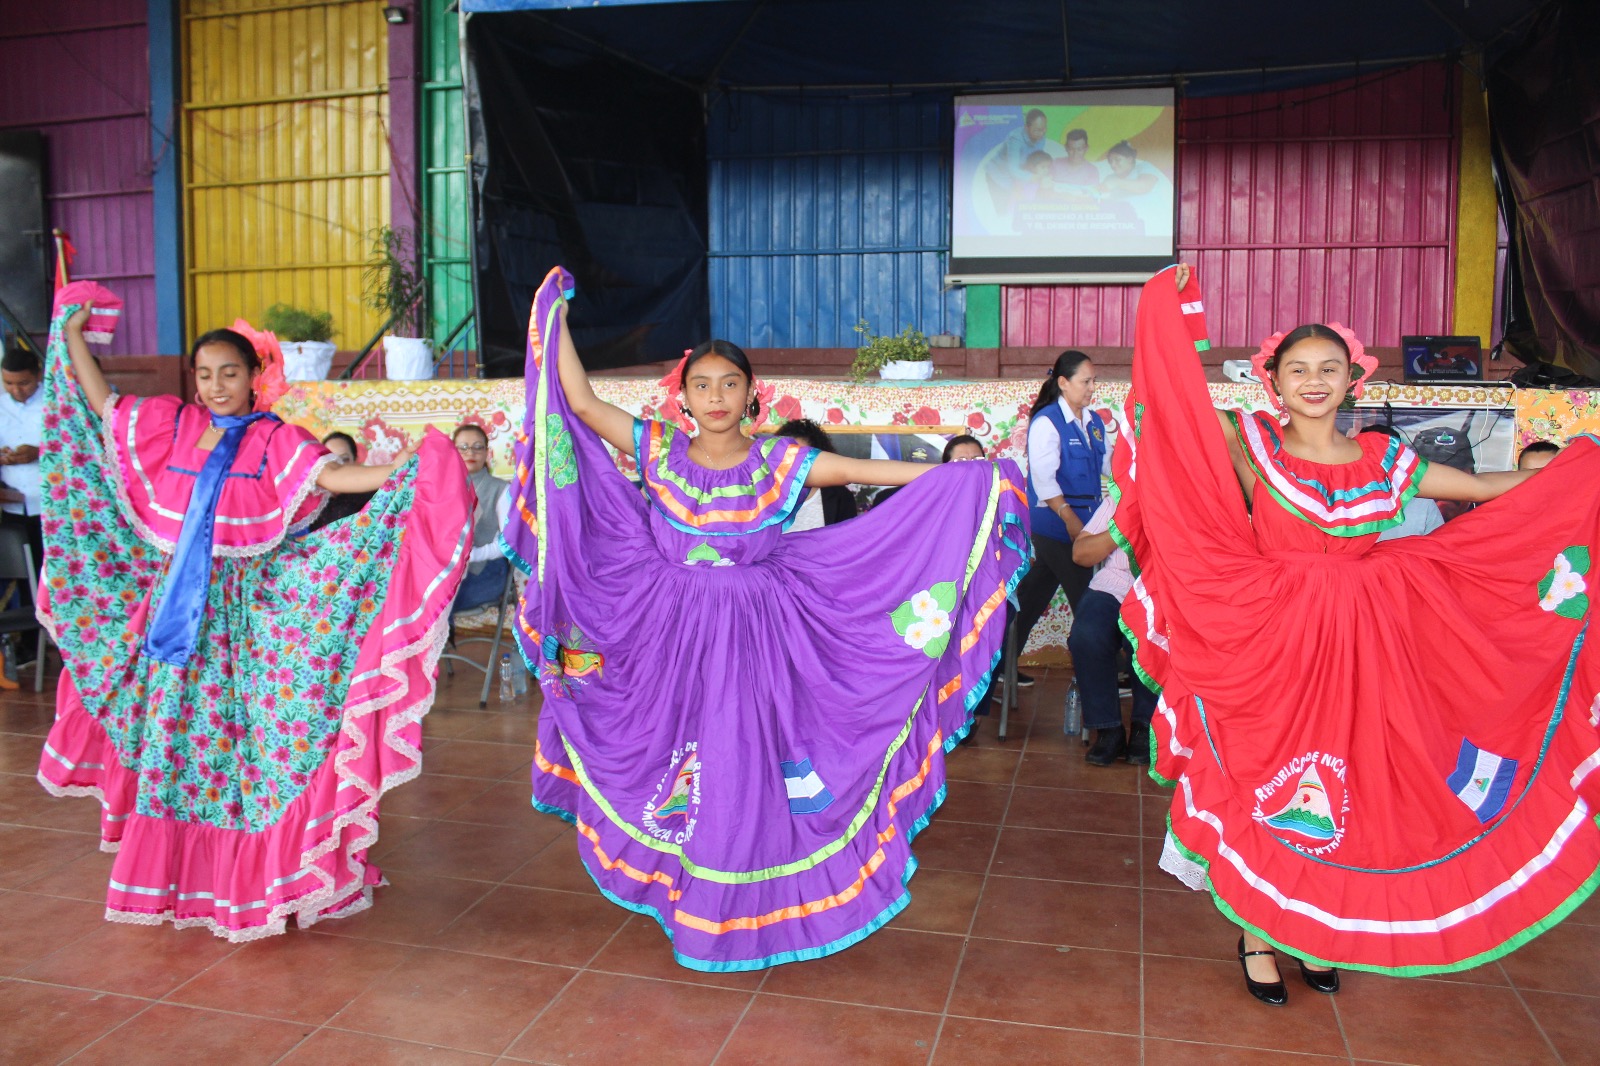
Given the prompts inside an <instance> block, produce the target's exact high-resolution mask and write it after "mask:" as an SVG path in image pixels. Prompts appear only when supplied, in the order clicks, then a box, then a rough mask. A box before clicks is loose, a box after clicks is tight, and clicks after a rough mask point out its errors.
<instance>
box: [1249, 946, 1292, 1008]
mask: <svg viewBox="0 0 1600 1066" xmlns="http://www.w3.org/2000/svg"><path fill="white" fill-rule="evenodd" d="M1252 955H1273V956H1276V955H1277V952H1275V951H1246V950H1245V949H1244V937H1242V936H1241V937H1240V938H1239V969H1241V970H1243V971H1244V987H1245V989H1246V991H1248V992H1249V993H1250V994H1251V995H1252V996H1254V997H1256V998H1257V999H1259V1000H1260V1001H1261V1002H1263V1003H1265V1004H1268V1005H1269V1006H1273V1007H1281V1006H1283V1005H1284V1004H1285V1003H1288V1002H1289V990H1288V989H1287V988H1285V987H1284V984H1283V978H1282V977H1280V978H1278V979H1277V980H1276V981H1257V980H1254V979H1253V978H1252V977H1251V976H1250V967H1249V966H1248V965H1247V964H1246V961H1245V960H1247V959H1248V958H1250V956H1252ZM1302 972H1304V971H1302Z"/></svg>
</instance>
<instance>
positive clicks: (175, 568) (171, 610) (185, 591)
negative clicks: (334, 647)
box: [144, 411, 277, 666]
mask: <svg viewBox="0 0 1600 1066" xmlns="http://www.w3.org/2000/svg"><path fill="white" fill-rule="evenodd" d="M263 418H271V419H273V420H274V421H276V420H277V416H276V415H274V414H272V413H270V412H268V411H256V412H253V413H251V414H248V415H218V414H213V415H212V416H211V425H212V426H213V427H214V428H216V429H220V430H222V439H221V440H220V441H218V442H217V446H216V447H215V448H213V449H211V454H210V455H209V456H207V457H206V462H205V465H204V466H202V467H201V468H200V476H199V477H197V478H195V482H194V490H193V491H192V492H191V493H190V495H189V509H188V510H187V511H185V512H184V514H183V528H182V530H181V531H180V532H179V533H178V546H177V547H176V548H175V549H173V552H172V563H171V565H169V566H168V567H167V582H166V589H165V593H166V594H165V596H164V597H163V598H162V600H161V605H160V606H159V607H157V608H156V615H155V619H154V620H153V621H152V622H151V624H150V628H149V630H147V631H146V633H145V635H144V653H145V655H147V656H149V657H150V658H152V659H157V660H160V661H161V662H164V663H171V664H172V665H173V666H187V665H188V664H189V660H190V658H192V657H193V655H194V646H195V643H196V642H197V641H198V640H199V639H200V623H201V621H202V620H203V619H204V618H205V613H206V593H207V591H208V590H209V589H210V588H211V545H212V542H213V540H214V539H215V535H216V528H217V501H218V500H219V499H221V497H222V484H223V482H224V481H225V480H226V479H227V476H228V471H229V470H231V469H232V468H233V460H234V459H235V458H236V457H237V456H238V454H239V445H240V444H241V443H243V441H244V434H245V430H247V429H248V428H249V427H250V424H251V423H252V422H257V421H260V420H261V419H263Z"/></svg>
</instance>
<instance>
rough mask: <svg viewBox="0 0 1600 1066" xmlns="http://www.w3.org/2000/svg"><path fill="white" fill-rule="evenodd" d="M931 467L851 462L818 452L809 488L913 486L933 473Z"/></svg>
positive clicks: (883, 461) (896, 462) (877, 461)
mask: <svg viewBox="0 0 1600 1066" xmlns="http://www.w3.org/2000/svg"><path fill="white" fill-rule="evenodd" d="M932 469H933V467H932V466H930V465H928V464H927V463H902V462H900V461H899V460H896V459H850V458H846V457H845V456H843V455H835V454H834V453H832V452H818V453H817V458H816V461H815V462H814V463H812V464H811V473H810V474H808V475H807V476H806V484H807V485H809V486H810V487H812V488H814V489H818V488H827V487H828V486H829V485H909V484H910V483H911V481H912V480H913V479H914V478H919V477H921V476H922V475H923V474H926V473H927V472H928V471H930V470H932Z"/></svg>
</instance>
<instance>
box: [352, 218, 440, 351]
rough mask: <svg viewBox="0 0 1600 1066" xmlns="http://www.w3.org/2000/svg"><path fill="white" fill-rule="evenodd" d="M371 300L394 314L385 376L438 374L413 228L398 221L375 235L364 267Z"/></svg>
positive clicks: (376, 307) (367, 300)
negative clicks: (398, 226)
mask: <svg viewBox="0 0 1600 1066" xmlns="http://www.w3.org/2000/svg"><path fill="white" fill-rule="evenodd" d="M361 284H362V298H363V301H364V302H365V303H366V305H367V306H368V307H370V308H372V309H373V310H374V311H379V312H381V313H382V314H384V315H385V316H386V317H388V318H389V319H390V320H391V325H390V329H389V335H388V336H386V337H384V338H383V366H384V376H385V377H387V378H389V379H390V380H391V381H422V380H424V379H427V378H431V377H433V340H432V339H431V338H429V337H426V336H424V335H423V334H424V333H426V332H427V331H426V330H425V329H424V323H425V322H426V321H427V314H426V312H425V309H424V306H423V305H424V301H423V299H422V294H423V287H424V280H423V277H422V272H421V271H420V270H418V269H417V265H416V249H415V247H414V245H413V243H412V240H411V234H410V233H409V232H408V231H406V230H403V229H399V230H397V229H395V228H394V227H392V226H382V227H380V228H379V229H378V230H377V231H376V232H375V233H374V234H373V237H372V257H371V258H370V259H368V260H367V267H366V269H365V270H364V271H362V273H361Z"/></svg>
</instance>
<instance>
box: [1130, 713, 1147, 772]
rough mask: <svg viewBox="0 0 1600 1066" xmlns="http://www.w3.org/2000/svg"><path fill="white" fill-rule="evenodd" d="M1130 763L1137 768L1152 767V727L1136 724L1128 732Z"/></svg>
mask: <svg viewBox="0 0 1600 1066" xmlns="http://www.w3.org/2000/svg"><path fill="white" fill-rule="evenodd" d="M1128 761H1129V762H1131V763H1133V765H1135V766H1149V765H1150V727H1149V726H1147V725H1139V724H1138V723H1134V726H1133V728H1132V729H1130V730H1128Z"/></svg>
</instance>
